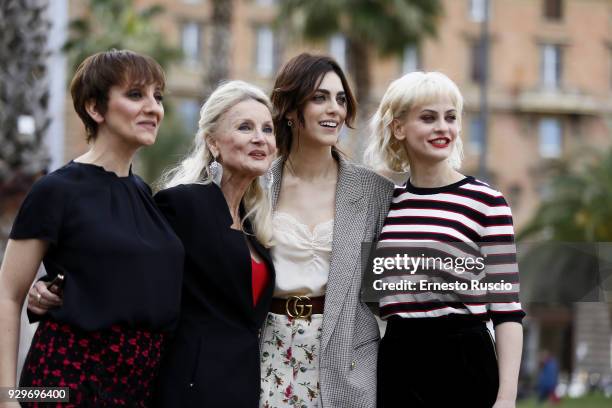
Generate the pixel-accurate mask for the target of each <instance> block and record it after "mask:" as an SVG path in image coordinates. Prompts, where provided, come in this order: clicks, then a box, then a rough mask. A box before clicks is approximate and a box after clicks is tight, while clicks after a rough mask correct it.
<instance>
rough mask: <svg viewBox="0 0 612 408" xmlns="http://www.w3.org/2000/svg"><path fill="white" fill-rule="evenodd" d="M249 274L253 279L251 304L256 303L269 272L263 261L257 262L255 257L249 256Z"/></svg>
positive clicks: (266, 283)
mask: <svg viewBox="0 0 612 408" xmlns="http://www.w3.org/2000/svg"><path fill="white" fill-rule="evenodd" d="M251 275H252V278H251V279H252V281H253V306H255V305H257V302H259V298H260V297H261V293H262V292H263V290H264V289H265V287H266V286H267V285H268V281H269V280H270V273H269V272H268V267H267V266H266V263H265V262H262V263H259V262H257V261H256V260H255V259H253V258H251Z"/></svg>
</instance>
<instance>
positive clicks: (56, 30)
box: [0, 0, 612, 382]
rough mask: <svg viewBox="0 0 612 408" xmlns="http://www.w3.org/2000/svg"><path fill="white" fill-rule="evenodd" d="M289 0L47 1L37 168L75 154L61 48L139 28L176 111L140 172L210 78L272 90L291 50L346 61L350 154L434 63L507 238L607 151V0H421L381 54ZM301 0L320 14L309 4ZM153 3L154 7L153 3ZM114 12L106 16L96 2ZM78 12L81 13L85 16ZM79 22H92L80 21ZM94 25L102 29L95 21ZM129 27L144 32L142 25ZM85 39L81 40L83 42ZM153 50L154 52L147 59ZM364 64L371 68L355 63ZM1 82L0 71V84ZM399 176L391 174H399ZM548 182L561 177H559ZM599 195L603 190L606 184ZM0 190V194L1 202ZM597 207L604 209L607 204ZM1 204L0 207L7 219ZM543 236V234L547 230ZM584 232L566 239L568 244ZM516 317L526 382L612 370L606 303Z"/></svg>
mask: <svg viewBox="0 0 612 408" xmlns="http://www.w3.org/2000/svg"><path fill="white" fill-rule="evenodd" d="M11 1H12V0H9V3H10V2H11ZM42 2H43V3H44V1H42ZM121 3H122V4H123V9H121ZM297 3H299V2H295V1H290V0H133V1H125V2H122V1H117V0H106V1H103V0H53V1H49V2H48V4H49V7H48V13H49V16H50V18H49V21H51V22H52V24H51V30H50V36H49V39H50V50H51V54H50V55H49V57H48V64H47V67H48V73H47V74H48V78H49V81H50V83H51V97H50V101H51V103H50V104H49V115H50V116H51V118H52V122H51V127H49V128H48V129H47V131H46V133H45V143H46V146H49V148H48V153H49V155H50V158H51V161H50V166H49V168H48V170H52V169H54V168H56V167H58V166H60V165H62V164H63V163H65V162H67V161H68V160H70V159H72V158H74V157H76V156H78V155H79V154H81V153H82V152H83V151H84V150H85V149H86V144H85V136H84V135H85V133H84V128H83V126H82V124H81V123H80V121H79V119H78V117H77V116H76V114H74V112H73V109H72V105H71V104H72V102H71V100H70V97H69V95H66V78H70V77H71V75H72V74H71V73H72V68H71V63H72V62H71V60H70V59H69V58H67V57H66V56H65V54H64V53H63V52H60V51H59V50H60V48H61V44H63V43H65V42H66V41H71V42H72V46H73V47H72V51H74V50H75V49H77V51H78V47H81V50H88V49H91V48H87V47H95V46H96V41H97V45H98V46H102V45H103V44H104V45H105V44H111V45H114V44H119V45H120V46H122V47H127V48H134V49H136V50H138V51H144V52H146V51H147V49H146V48H145V49H142V48H140V49H139V46H141V45H142V44H143V41H145V40H144V39H147V40H148V39H152V38H153V37H154V35H153V34H151V33H153V31H147V30H154V33H159V34H160V38H157V37H155V38H156V41H157V40H159V42H158V43H155V44H161V43H162V42H163V43H164V44H166V45H167V47H168V48H167V49H164V54H162V55H164V56H166V57H168V58H167V61H168V63H167V64H166V66H167V68H168V84H167V95H166V101H167V109H168V110H169V111H170V114H171V117H172V118H173V119H167V120H166V121H165V123H164V127H166V128H167V129H166V131H165V132H164V133H162V134H161V135H160V140H159V141H158V143H157V144H158V145H159V147H158V146H156V149H158V150H157V152H156V153H155V151H154V153H143V155H141V157H140V161H139V163H140V166H141V167H142V168H141V172H142V173H143V174H144V175H145V177H146V178H147V179H148V180H149V181H153V180H155V178H156V177H157V176H158V175H159V172H160V171H161V169H162V168H163V167H164V166H165V165H167V164H169V163H171V162H173V161H175V160H177V159H178V157H179V156H180V155H181V154H182V153H183V152H184V149H185V146H186V145H187V144H188V143H189V142H190V140H191V137H192V135H193V134H194V133H195V130H196V127H197V121H198V117H199V108H200V106H201V105H202V103H203V101H204V100H205V97H206V95H207V93H208V92H210V90H211V88H212V87H213V86H214V83H217V82H218V80H220V79H234V78H237V79H243V80H246V81H249V82H252V83H254V84H257V85H259V86H261V87H262V88H263V89H265V90H266V91H270V90H271V87H272V84H273V79H274V76H275V73H276V72H277V70H278V69H279V67H280V66H281V65H282V63H283V62H284V61H287V60H288V59H289V58H291V57H292V56H294V55H297V54H298V53H300V52H302V51H313V52H320V53H327V54H331V55H332V56H334V57H335V58H336V59H337V60H338V62H339V63H340V64H341V65H342V66H343V67H345V68H346V69H347V71H348V73H349V76H350V77H351V81H353V82H352V83H353V85H354V88H355V89H357V91H358V92H357V93H358V97H359V100H360V104H361V111H360V119H359V122H358V127H357V129H356V130H354V131H350V130H347V131H345V133H344V134H343V136H342V138H341V145H342V148H343V150H344V151H345V152H347V153H348V155H349V156H351V157H352V159H353V160H356V161H360V159H361V153H362V151H363V148H364V145H365V140H366V139H367V137H368V129H367V123H366V121H367V119H368V117H369V114H371V112H372V111H373V109H374V108H375V106H376V104H377V102H378V101H379V100H380V98H381V96H382V94H383V92H384V91H385V89H386V88H387V86H388V85H389V83H390V82H391V81H392V80H394V79H396V78H398V77H400V76H401V75H403V74H404V73H407V72H410V71H414V70H425V71H432V70H436V71H441V72H444V73H445V74H447V75H448V76H449V77H451V78H452V79H453V80H454V81H455V82H456V83H457V84H458V85H459V88H460V89H461V90H462V92H463V94H464V96H465V112H464V115H463V130H462V137H463V140H464V146H465V156H466V158H465V162H464V169H463V171H464V172H465V173H467V174H477V175H479V176H480V177H482V178H484V179H486V180H488V181H490V182H491V183H492V184H493V185H495V186H496V187H497V188H498V189H499V190H501V191H502V192H503V193H504V195H505V196H506V197H507V198H508V200H509V202H510V204H511V206H512V209H513V212H514V220H515V225H516V229H517V231H521V230H523V229H525V228H529V227H530V226H533V224H534V219H537V218H542V217H540V215H541V214H542V211H546V207H543V205H544V203H546V202H547V201H548V202H551V201H552V202H554V201H555V200H556V199H557V197H558V196H557V195H555V194H556V193H557V190H555V187H554V185H555V184H554V183H553V180H555V179H554V177H555V173H554V171H553V170H554V169H555V168H556V167H558V166H560V165H561V166H565V167H572V166H573V165H574V164H576V163H580V162H582V161H585V162H586V163H589V161H590V160H591V157H592V154H591V153H592V152H593V151H595V152H600V153H603V152H606V151H607V150H608V149H609V148H610V145H611V141H612V139H611V135H612V0H439V1H433V0H432V1H431V2H430V3H429V5H428V6H425V7H426V8H428V10H426V14H423V15H425V16H430V18H431V19H430V21H431V22H432V26H433V30H429V26H428V25H427V24H423V25H422V30H421V31H419V33H417V34H418V35H412V36H411V35H407V36H406V38H407V40H406V41H405V42H403V43H400V44H397V43H393V44H392V45H393V47H390V48H391V51H389V50H382V49H380V47H378V48H377V46H375V45H374V43H373V42H372V43H370V42H368V37H367V36H365V37H364V40H363V43H362V44H360V41H359V36H357V38H356V35H355V32H354V30H352V29H353V28H354V27H351V26H350V25H349V26H347V25H346V24H344V25H343V24H342V23H340V24H338V27H337V31H336V32H328V31H329V30H328V28H329V27H328V26H321V30H320V31H321V32H322V33H324V34H323V35H320V36H317V35H312V33H310V34H308V33H306V34H307V35H302V34H304V32H305V31H306V30H300V29H298V28H299V27H300V22H303V21H304V19H305V15H307V14H308V12H309V10H308V7H303V8H302V9H301V10H300V7H298V6H296V8H297V9H298V10H297V11H296V10H294V11H292V12H287V10H286V9H284V7H285V8H286V7H288V8H291V7H292V5H295V4H297ZM302 3H304V2H302ZM305 3H308V2H305ZM328 3H341V4H349V5H350V4H352V3H354V4H358V3H363V2H362V1H359V0H355V1H353V2H351V1H350V0H345V1H343V2H328ZM370 3H379V2H370ZM380 3H383V2H380ZM400 3H401V2H400ZM404 3H417V2H410V1H408V0H407V1H405V2H404ZM420 3H424V2H420ZM425 3H427V2H425ZM311 4H313V5H314V7H319V8H324V7H327V6H326V2H324V1H320V0H317V1H315V0H313V1H312V2H311ZM126 5H127V6H126ZM157 5H159V6H161V8H162V9H157V8H156V7H155V6H157ZM105 7H106V8H105ZM113 7H114V8H115V9H114V11H113V12H110V11H104V10H110V9H111V8H113ZM125 7H127V8H128V9H127V10H125ZM152 7H153V8H152ZM330 7H331V6H330ZM430 7H431V9H430ZM100 10H102V12H101V11H100ZM142 10H148V11H151V10H153V11H152V12H150V13H149V14H146V15H144V17H143V15H142V14H138V11H142ZM290 11H291V10H290ZM319 11H320V10H319ZM336 11H337V10H335V9H333V7H332V8H330V9H329V12H330V13H332V12H336ZM353 11H355V12H357V11H359V7H357V6H356V7H355V10H351V9H350V7H348V8H345V9H344V10H342V13H343V14H344V16H343V17H341V18H340V19H339V21H341V22H342V21H346V20H347V16H346V15H347V14H348V15H350V14H351V12H353ZM100 13H101V14H100ZM105 13H106V14H105ZM427 13H429V14H427ZM149 15H150V16H149ZM415 15H417V17H416V18H415V19H413V20H414V21H419V18H418V14H415ZM148 16H149V17H148ZM409 17H410V16H409ZM104 18H108V20H104ZM371 18H372V20H373V21H372V23H371V24H372V25H371V26H372V27H373V29H374V30H377V29H380V30H381V31H383V30H382V28H383V27H384V26H385V25H386V21H385V19H384V18H381V17H380V16H379V15H374V14H373V15H372V16H371ZM411 18H412V17H411ZM130 19H133V20H134V21H132V20H130ZM139 19H140V20H139ZM143 19H144V20H143ZM348 20H349V21H350V18H348ZM69 21H72V23H71V25H70V26H68V25H67V24H68V22H69ZM75 21H81V25H79V23H76V24H75ZM83 21H86V22H88V23H87V24H89V25H87V24H85V25H83V24H82V22H83ZM96 21H98V22H99V21H108V23H106V26H104V27H98V28H96V27H94V23H95V22H96ZM142 21H144V23H143V22H142ZM138 24H141V26H142V24H145V26H146V27H148V28H143V29H141V30H140V31H138V30H139V28H138V27H139V26H138ZM147 24H148V25H147ZM110 25H112V27H109V26H110ZM134 27H136V28H134ZM151 27H152V28H151ZM79 30H80V31H79ZM88 30H89V31H88ZM122 30H124V31H122ZM126 30H127V31H126ZM129 30H136V31H137V34H134V35H135V36H134V38H136V39H137V40H133V41H132V42H130V38H128V37H129V35H128V34H129V33H130V32H131V31H129ZM315 31H316V30H315ZM79 33H80V34H79ZM125 33H128V34H125ZM113 35H114V36H115V37H116V38H111V40H108V42H102V40H101V38H103V39H104V41H106V39H107V38H108V37H113ZM137 35H140V37H138V36H137ZM155 35H157V34H155ZM308 38H311V39H308ZM312 38H315V39H312ZM88 39H89V40H90V41H91V42H92V43H93V45H92V44H89V45H84V44H83V43H84V42H86V41H87V40H88ZM75 44H77V45H76V46H75ZM155 44H154V46H155ZM155 47H156V48H154V49H155V50H158V49H159V46H155ZM383 51H388V52H383ZM68 55H70V53H68ZM72 55H73V56H74V55H75V54H74V52H73V54H72ZM154 56H156V58H158V59H159V57H158V55H157V54H155V55H154ZM366 59H367V61H368V62H369V65H367V64H365V62H366ZM366 65H367V68H368V69H367V71H366V72H365V76H364V72H363V68H364V66H366ZM0 75H2V72H1V71H0ZM356 77H359V78H360V79H359V80H356ZM3 80H4V79H3V78H0V82H1V81H3ZM0 108H1V106H0ZM22 130H23V129H22ZM27 130H28V129H25V131H27ZM26 133H27V132H26ZM3 148H4V147H3ZM551 169H552V170H551ZM585 171H586V172H587V173H588V170H583V172H585ZM587 175H588V174H587ZM608 175H609V179H607V181H609V184H610V185H611V186H612V174H608ZM402 177H403V176H402V175H397V178H398V179H401V178H402ZM559 177H560V176H559V175H557V178H556V180H557V182H558V181H559V180H562V178H561V179H560V178H559ZM561 177H563V176H561ZM605 183H606V181H604V184H605ZM598 188H599V187H598ZM0 191H1V190H0ZM607 194H608V196H612V192H608V193H607ZM576 195H578V196H579V195H580V192H578V193H577V194H576ZM4 199H5V203H7V202H8V200H7V197H4ZM16 203H18V201H17V202H16ZM16 203H13V204H12V206H11V208H12V210H14V209H15V207H16V205H17V204H16ZM609 203H610V204H612V199H611V200H610V202H609ZM593 205H595V204H593ZM11 208H8V207H7V208H5V209H4V210H3V212H4V213H5V214H6V213H7V212H8V213H10V210H11ZM589 208H591V207H589ZM587 210H588V208H587ZM538 211H540V212H538ZM585 211H586V210H585ZM587 212H588V211H587ZM606 216H607V217H608V218H605V221H604V224H605V226H606V227H610V228H609V230H610V232H606V233H605V234H609V235H605V234H604V235H600V236H592V237H591V239H592V240H602V241H612V238H607V237H608V236H611V237H612V208H610V210H608V212H607V215H606ZM5 218H6V216H5ZM570 218H571V217H570ZM567 222H569V223H571V222H574V221H572V220H571V219H568V220H567ZM576 222H577V221H576ZM551 228H552V227H551ZM549 232H550V231H549ZM549 237H551V235H550V234H549ZM555 237H557V236H556V235H554V233H553V234H552V238H555ZM557 238H558V237H557ZM583 238H584V237H581V236H570V237H569V240H576V241H582V240H583ZM564 239H568V238H567V237H564ZM542 273H546V271H542ZM528 306H530V305H528ZM525 326H526V333H527V336H526V339H525V359H524V367H523V373H524V374H525V375H528V376H535V374H536V372H537V370H538V362H537V352H538V350H540V349H547V350H550V351H551V352H552V353H553V354H554V355H556V356H557V358H558V359H559V362H560V367H561V370H562V371H563V372H566V373H570V374H573V376H574V377H577V376H578V375H585V374H586V375H590V374H593V375H595V376H599V377H597V378H596V380H597V381H602V379H604V378H605V377H606V376H610V373H611V367H612V354H611V348H612V335H611V329H610V304H609V303H588V304H586V303H585V304H582V305H574V306H572V307H557V308H550V307H547V308H537V307H533V308H532V310H530V315H529V318H528V319H527V320H526V325H525ZM570 381H571V378H569V379H568V382H570ZM611 381H612V380H611Z"/></svg>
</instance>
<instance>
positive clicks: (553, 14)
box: [543, 0, 563, 20]
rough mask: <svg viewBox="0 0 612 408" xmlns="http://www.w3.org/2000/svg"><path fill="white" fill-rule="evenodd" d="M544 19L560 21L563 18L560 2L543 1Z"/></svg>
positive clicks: (556, 0)
mask: <svg viewBox="0 0 612 408" xmlns="http://www.w3.org/2000/svg"><path fill="white" fill-rule="evenodd" d="M543 11H544V18H546V19H547V20H561V19H562V18H563V1H562V0H544V10H543Z"/></svg>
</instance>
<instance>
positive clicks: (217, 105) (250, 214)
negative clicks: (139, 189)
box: [159, 81, 272, 247]
mask: <svg viewBox="0 0 612 408" xmlns="http://www.w3.org/2000/svg"><path fill="white" fill-rule="evenodd" d="M249 99H252V100H255V101H257V102H259V103H261V104H263V105H265V106H266V107H267V108H268V109H269V110H270V111H272V105H271V103H270V99H268V97H267V95H266V94H265V93H264V92H263V91H262V90H261V89H259V88H258V87H256V86H254V85H251V84H249V83H246V82H244V81H229V82H226V83H224V84H222V85H220V86H219V87H218V88H217V89H216V90H215V91H214V92H213V93H212V94H211V95H210V97H209V98H208V100H207V101H206V102H205V103H204V105H203V106H202V109H200V120H199V121H198V131H197V132H196V134H195V138H194V140H193V145H192V147H191V150H190V151H189V153H188V154H187V155H186V156H185V158H184V159H183V160H182V161H181V162H180V163H179V164H178V165H177V166H176V167H174V168H172V169H170V170H169V171H167V172H166V173H165V174H164V175H163V176H162V178H161V180H160V182H159V186H160V187H161V188H170V187H174V186H177V185H179V184H191V183H198V184H210V183H212V181H213V179H212V175H211V174H210V171H209V168H208V166H209V165H210V163H212V161H213V160H215V157H214V156H213V154H212V152H211V150H210V148H209V146H208V143H209V141H210V140H211V139H214V138H215V132H216V130H217V125H218V123H219V121H220V119H221V117H222V116H223V115H224V114H225V113H226V112H227V111H229V110H230V109H231V108H232V107H234V106H235V105H237V104H238V103H240V102H243V101H246V100H249ZM242 204H243V205H244V209H245V216H244V217H243V218H242V221H241V222H242V226H243V227H244V221H245V220H246V219H249V221H251V224H252V226H253V233H254V234H255V237H256V238H257V240H258V241H259V242H260V243H261V244H262V245H265V246H267V247H270V246H271V245H272V206H271V202H270V200H269V197H268V195H267V193H266V192H265V191H264V190H263V188H262V187H261V185H260V184H259V180H258V178H257V177H256V178H255V179H254V180H253V181H252V182H251V184H250V185H249V187H248V188H247V190H246V192H245V194H244V197H243V198H242Z"/></svg>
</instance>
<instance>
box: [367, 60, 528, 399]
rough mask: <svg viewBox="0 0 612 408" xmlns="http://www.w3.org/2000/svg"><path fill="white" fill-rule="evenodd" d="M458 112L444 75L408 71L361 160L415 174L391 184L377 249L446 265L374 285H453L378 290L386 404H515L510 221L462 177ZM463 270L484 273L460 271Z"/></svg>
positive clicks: (501, 203) (517, 333) (517, 317)
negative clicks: (388, 247) (399, 251)
mask: <svg viewBox="0 0 612 408" xmlns="http://www.w3.org/2000/svg"><path fill="white" fill-rule="evenodd" d="M462 109H463V98H462V97H461V93H460V92H459V89H458V88H457V86H456V85H455V84H454V83H453V81H451V80H450V79H449V78H448V77H447V76H445V75H444V74H441V73H438V72H412V73H409V74H406V75H404V76H403V77H402V78H400V79H397V80H395V81H394V82H392V83H391V85H389V88H388V89H387V91H386V92H385V95H384V96H383V99H382V101H381V103H380V106H379V108H378V110H377V111H376V114H375V115H374V117H373V119H372V129H373V132H372V139H371V142H370V144H369V146H368V148H367V150H366V160H367V161H369V162H370V163H371V164H372V165H374V166H376V167H378V168H382V169H384V170H392V171H409V172H410V178H409V179H408V181H406V183H405V184H404V185H402V186H396V188H395V191H394V194H393V199H392V200H391V205H390V208H389V214H388V215H387V218H386V219H385V222H384V225H383V228H382V232H381V233H380V235H379V243H380V245H381V246H385V245H392V246H396V247H397V246H401V245H404V246H406V245H408V246H411V247H412V248H414V247H415V246H416V245H418V246H419V247H418V248H416V250H417V251H418V252H416V253H412V252H410V249H406V247H404V255H406V254H408V256H419V255H420V254H422V252H423V251H428V252H427V253H428V254H430V253H431V254H433V255H434V256H438V257H440V259H444V266H442V265H443V264H442V263H440V262H439V263H437V264H435V265H436V268H435V270H430V269H428V267H420V268H419V267H415V268H414V270H411V271H410V272H406V273H402V274H398V273H395V274H392V275H391V276H388V277H385V275H384V274H383V275H379V277H382V278H381V281H382V282H383V283H384V282H385V281H388V282H403V281H411V283H413V284H414V287H415V288H416V289H422V288H423V285H422V283H423V282H425V283H427V284H430V283H437V284H441V283H444V284H450V285H452V286H447V287H450V288H451V290H443V289H435V288H436V286H433V288H434V289H429V288H430V286H427V285H425V288H426V290H411V289H408V290H405V291H386V292H379V295H380V298H379V299H380V300H379V307H380V309H379V310H380V316H381V318H382V319H384V320H386V321H387V329H386V332H385V337H384V338H383V339H382V340H381V344H380V348H379V353H378V369H377V372H378V381H377V392H378V398H377V400H378V407H380V408H386V407H398V406H411V407H412V406H414V407H446V406H462V407H463V406H466V407H467V406H469V407H475V408H485V407H486V408H490V407H492V406H493V407H495V408H501V407H514V405H515V401H516V392H517V382H518V372H519V366H520V361H521V347H522V327H521V321H522V318H523V316H524V315H525V313H524V312H523V310H522V308H521V304H520V302H519V298H518V293H519V280H518V267H517V264H516V253H515V251H516V248H515V247H514V231H513V226H512V213H511V211H510V207H509V206H508V204H507V203H506V200H505V199H504V197H503V195H502V194H501V193H500V192H498V191H496V190H495V189H493V188H491V187H490V186H489V185H488V184H486V183H484V182H482V181H479V180H477V179H475V178H474V177H471V176H464V175H463V174H461V173H459V171H458V170H459V168H460V165H461V137H460V131H461V114H462ZM415 243H417V244H415ZM406 251H407V252H406ZM427 259H428V262H429V258H427ZM449 259H450V260H451V262H450V263H448V262H447V260H449ZM468 261H469V262H468ZM459 262H460V263H459ZM479 262H480V263H479ZM434 263H435V258H434ZM468 263H471V264H472V265H477V266H478V267H476V266H475V267H474V268H470V269H467V270H466V268H464V267H463V266H460V265H464V266H465V265H467V264H468ZM453 265H455V266H456V267H455V266H453ZM383 273H384V272H383ZM474 284H476V285H474ZM464 285H467V286H464ZM480 285H483V286H480ZM491 285H492V286H491ZM440 287H443V286H440ZM483 287H484V288H487V289H482V288H483ZM466 288H467V289H466ZM489 288H493V289H489ZM487 321H491V322H492V324H493V326H494V328H495V338H496V342H495V343H494V342H493V340H492V337H491V335H490V334H489V332H488V329H487V325H486V322H487Z"/></svg>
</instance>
